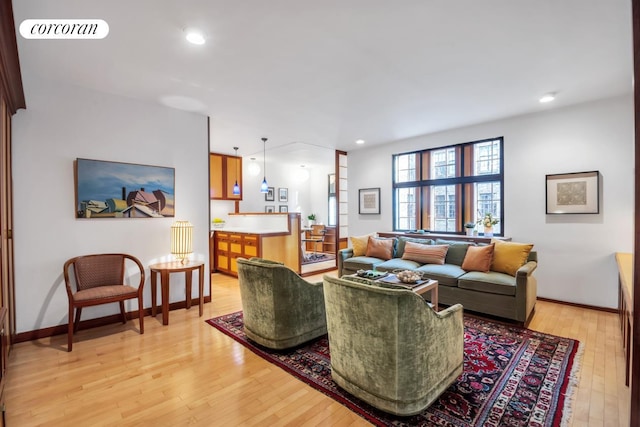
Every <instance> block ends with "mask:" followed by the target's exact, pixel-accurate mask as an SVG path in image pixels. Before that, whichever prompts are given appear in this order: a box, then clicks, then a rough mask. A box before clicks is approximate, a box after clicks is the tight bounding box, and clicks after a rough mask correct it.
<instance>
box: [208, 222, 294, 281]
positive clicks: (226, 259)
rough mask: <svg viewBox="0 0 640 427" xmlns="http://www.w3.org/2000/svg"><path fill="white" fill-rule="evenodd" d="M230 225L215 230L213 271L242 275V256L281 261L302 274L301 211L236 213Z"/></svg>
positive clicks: (212, 255) (212, 257)
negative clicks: (239, 266) (240, 268)
mask: <svg viewBox="0 0 640 427" xmlns="http://www.w3.org/2000/svg"><path fill="white" fill-rule="evenodd" d="M228 223H229V227H228V228H226V229H216V230H213V231H211V236H210V237H211V241H210V242H209V246H210V248H212V251H211V255H210V256H211V260H212V265H213V267H212V272H214V271H217V272H219V273H223V274H228V275H231V276H236V277H237V276H238V262H237V261H238V258H240V257H242V258H251V257H260V258H266V259H269V260H271V261H277V262H281V263H283V264H284V265H286V266H287V267H289V268H291V269H292V270H293V271H295V272H296V273H300V263H301V260H302V246H301V242H300V237H301V230H300V213H298V212H295V213H294V212H288V213H271V214H270V213H234V214H229V221H228Z"/></svg>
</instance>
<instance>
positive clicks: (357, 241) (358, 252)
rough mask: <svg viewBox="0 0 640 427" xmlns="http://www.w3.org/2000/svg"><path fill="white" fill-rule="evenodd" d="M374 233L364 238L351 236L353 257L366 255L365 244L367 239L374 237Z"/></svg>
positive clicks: (367, 241)
mask: <svg viewBox="0 0 640 427" xmlns="http://www.w3.org/2000/svg"><path fill="white" fill-rule="evenodd" d="M375 236H376V233H370V234H366V235H364V236H351V237H350V238H349V239H350V240H351V247H352V248H353V256H364V254H366V253H367V244H368V243H369V237H375Z"/></svg>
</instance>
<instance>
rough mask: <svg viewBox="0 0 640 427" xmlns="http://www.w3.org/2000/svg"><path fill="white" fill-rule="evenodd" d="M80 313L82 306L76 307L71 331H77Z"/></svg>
mask: <svg viewBox="0 0 640 427" xmlns="http://www.w3.org/2000/svg"><path fill="white" fill-rule="evenodd" d="M81 314H82V307H78V308H76V321H75V322H74V324H73V332H78V328H79V327H80V315H81Z"/></svg>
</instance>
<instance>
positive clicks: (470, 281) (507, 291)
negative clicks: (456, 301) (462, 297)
mask: <svg viewBox="0 0 640 427" xmlns="http://www.w3.org/2000/svg"><path fill="white" fill-rule="evenodd" d="M458 287H459V288H460V289H469V290H472V291H478V292H485V293H489V294H499V295H515V294H516V278H515V277H513V276H509V275H508V274H504V273H497V272H495V271H490V272H488V273H481V272H479V271H470V272H468V273H466V274H464V275H463V276H462V277H460V278H459V279H458Z"/></svg>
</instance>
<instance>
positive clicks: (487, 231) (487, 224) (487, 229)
mask: <svg viewBox="0 0 640 427" xmlns="http://www.w3.org/2000/svg"><path fill="white" fill-rule="evenodd" d="M499 222H500V220H499V219H498V218H496V217H495V216H493V214H492V213H491V212H487V213H485V214H484V216H483V217H482V218H480V219H479V220H478V224H481V225H482V226H483V227H484V235H485V236H493V226H494V225H496V224H497V223H499Z"/></svg>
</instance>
